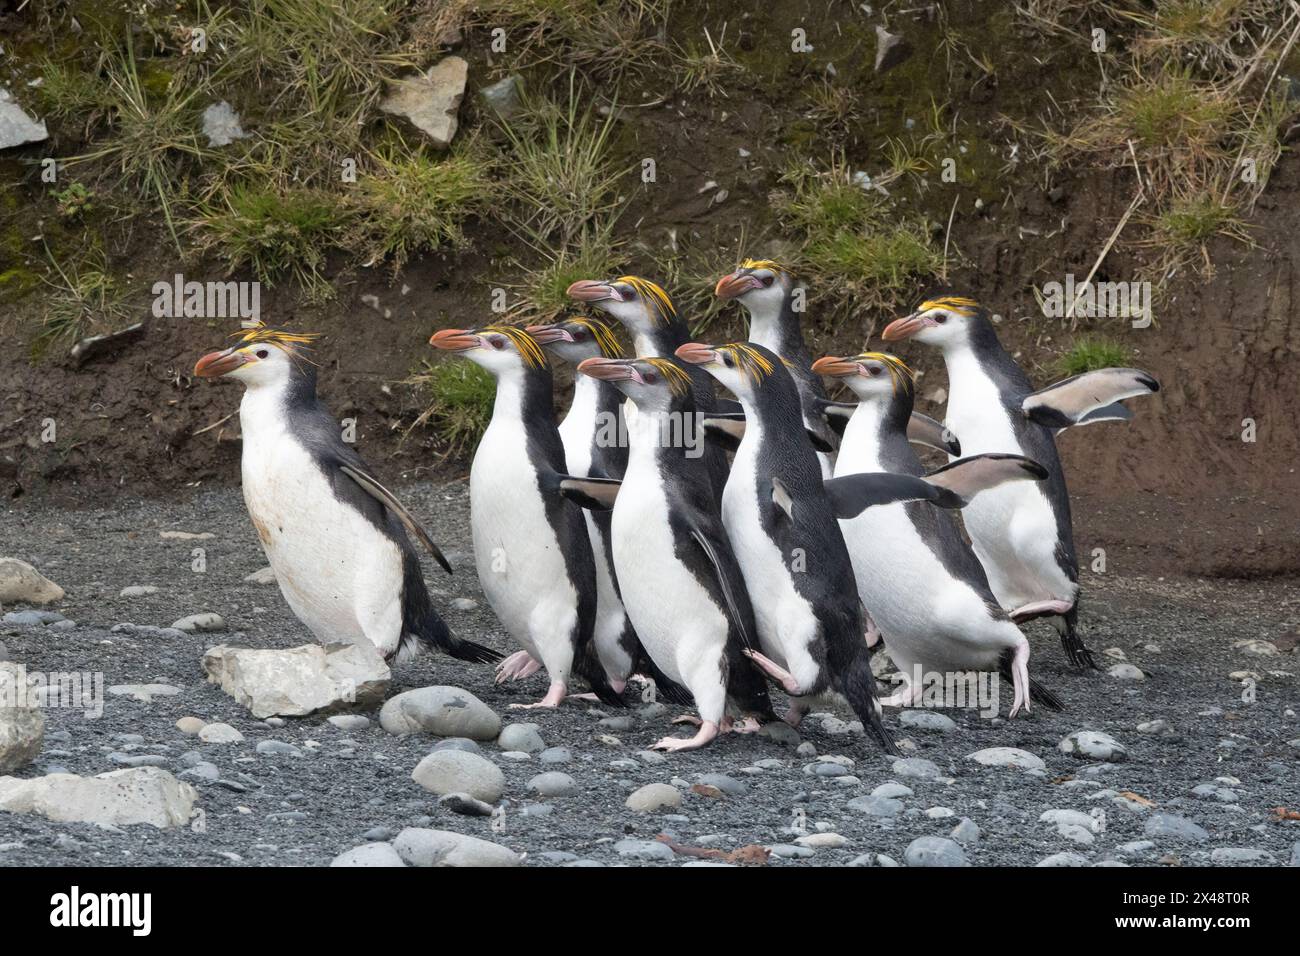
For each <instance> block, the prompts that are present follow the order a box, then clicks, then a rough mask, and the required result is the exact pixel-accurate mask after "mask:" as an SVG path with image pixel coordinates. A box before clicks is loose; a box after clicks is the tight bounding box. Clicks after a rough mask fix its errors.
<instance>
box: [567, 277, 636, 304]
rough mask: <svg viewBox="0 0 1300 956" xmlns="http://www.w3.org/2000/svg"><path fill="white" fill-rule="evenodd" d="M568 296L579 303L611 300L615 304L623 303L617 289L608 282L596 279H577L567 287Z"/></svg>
mask: <svg viewBox="0 0 1300 956" xmlns="http://www.w3.org/2000/svg"><path fill="white" fill-rule="evenodd" d="M568 296H569V298H570V299H576V300H577V301H579V302H604V301H605V300H606V299H613V300H614V301H615V302H622V301H623V296H622V295H621V294H620V293H619V291H618V290H617V289H615V288H614V287H613V286H612V285H610V284H609V283H608V282H601V281H599V280H597V279H579V280H578V281H577V282H575V283H573V285H571V286H569V288H568Z"/></svg>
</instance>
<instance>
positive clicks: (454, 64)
mask: <svg viewBox="0 0 1300 956" xmlns="http://www.w3.org/2000/svg"><path fill="white" fill-rule="evenodd" d="M468 76H469V64H468V63H466V62H465V61H464V60H463V59H461V58H460V57H458V56H449V57H445V58H443V59H442V60H439V61H438V62H437V63H435V64H434V65H433V66H431V67H429V69H428V70H426V71H425V72H424V73H422V74H416V75H415V76H408V77H403V78H402V79H399V80H393V81H390V82H389V84H388V96H386V97H385V98H384V99H383V100H381V101H380V103H379V108H380V109H381V110H383V111H384V112H385V113H391V114H393V115H396V116H403V117H405V118H406V119H408V120H410V121H411V123H412V124H414V125H415V126H416V127H417V128H418V129H419V130H420V131H421V132H423V133H424V134H425V135H426V136H428V137H429V139H430V140H431V141H432V142H433V144H434V145H435V146H437V147H438V148H439V149H445V148H446V147H448V146H450V145H451V141H452V138H453V137H454V136H455V135H456V127H457V125H458V123H459V120H458V119H457V116H456V112H457V110H459V109H460V101H461V100H462V99H464V97H465V81H466V79H467V78H468Z"/></svg>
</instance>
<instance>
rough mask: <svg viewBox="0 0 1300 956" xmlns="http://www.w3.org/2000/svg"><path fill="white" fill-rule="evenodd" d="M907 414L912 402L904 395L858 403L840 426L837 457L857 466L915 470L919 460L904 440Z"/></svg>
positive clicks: (891, 469) (905, 437)
mask: <svg viewBox="0 0 1300 956" xmlns="http://www.w3.org/2000/svg"><path fill="white" fill-rule="evenodd" d="M911 415H912V401H911V396H910V395H907V394H902V393H899V394H895V395H894V396H893V397H892V398H889V399H885V398H883V397H882V398H873V399H867V400H865V401H861V402H859V403H858V407H857V409H856V410H855V411H854V412H853V415H852V416H851V417H850V418H849V424H848V426H847V427H846V428H845V429H844V440H843V442H842V443H841V445H840V456H841V458H846V459H847V460H848V461H849V462H851V463H852V465H853V466H854V468H857V469H861V468H872V469H881V470H884V471H892V472H897V473H900V474H911V473H916V472H917V471H918V469H919V468H920V459H918V458H917V457H916V453H915V452H914V451H913V450H912V446H911V445H910V444H909V443H908V440H907V421H908V419H909V418H910V417H911Z"/></svg>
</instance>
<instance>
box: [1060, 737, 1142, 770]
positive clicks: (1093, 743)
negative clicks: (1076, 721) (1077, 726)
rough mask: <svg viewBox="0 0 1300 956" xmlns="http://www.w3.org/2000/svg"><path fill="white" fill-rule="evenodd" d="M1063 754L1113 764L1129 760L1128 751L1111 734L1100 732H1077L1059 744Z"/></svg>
mask: <svg viewBox="0 0 1300 956" xmlns="http://www.w3.org/2000/svg"><path fill="white" fill-rule="evenodd" d="M1057 749H1058V750H1060V751H1061V753H1065V754H1070V755H1071V756H1074V757H1081V758H1086V759H1089V760H1106V761H1110V762H1112V763H1115V762H1119V761H1123V760H1127V759H1128V750H1127V749H1125V747H1124V745H1123V744H1121V743H1120V742H1119V741H1118V740H1116V739H1115V738H1114V737H1112V736H1111V735H1110V734H1108V733H1105V732H1104V731H1100V730H1076V731H1075V732H1074V733H1072V734H1070V735H1069V736H1068V737H1066V738H1065V739H1064V740H1062V741H1061V742H1060V743H1059V744H1057Z"/></svg>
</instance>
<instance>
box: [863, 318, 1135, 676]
mask: <svg viewBox="0 0 1300 956" xmlns="http://www.w3.org/2000/svg"><path fill="white" fill-rule="evenodd" d="M882 337H883V338H884V340H885V341H886V342H899V341H903V340H905V339H915V340H916V341H918V342H921V343H923V344H925V345H931V346H935V347H937V348H939V349H940V350H941V351H942V353H943V361H944V365H945V366H946V367H947V370H948V404H947V414H946V419H945V425H947V427H949V428H951V429H952V430H953V431H954V432H956V434H957V435H959V436H960V437H961V443H962V451H963V453H965V454H967V455H970V454H973V453H981V452H1009V453H1013V454H1019V455H1025V456H1027V457H1029V458H1032V459H1033V460H1034V461H1036V462H1038V463H1039V464H1041V465H1042V466H1043V467H1044V468H1046V469H1047V472H1048V474H1047V479H1046V480H1045V481H1043V482H1014V483H1011V484H1007V485H1005V486H1003V487H1001V488H996V489H993V490H991V491H989V492H988V493H987V494H984V495H981V496H980V497H979V499H978V500H977V501H974V502H972V504H971V506H970V507H968V508H966V509H965V511H964V512H963V518H964V519H965V525H966V531H967V533H968V534H969V535H970V538H971V543H972V545H973V546H974V548H975V553H976V554H977V555H978V556H979V559H980V563H981V564H983V566H984V570H985V571H986V572H987V574H988V579H989V584H990V586H991V587H992V588H993V593H994V595H996V597H997V599H998V603H999V604H1001V606H1002V607H1003V608H1004V609H1005V610H1007V611H1008V612H1009V613H1010V614H1011V617H1012V619H1013V620H1015V621H1016V622H1018V623H1020V622H1024V621H1029V620H1032V619H1034V618H1036V617H1050V618H1051V621H1052V624H1053V626H1055V627H1056V629H1057V631H1058V632H1059V633H1060V635H1061V643H1062V645H1063V646H1064V648H1065V652H1066V655H1067V656H1068V657H1069V659H1070V661H1071V662H1072V663H1073V664H1075V665H1076V666H1083V665H1087V666H1092V667H1095V666H1096V663H1095V662H1094V661H1093V657H1092V653H1091V652H1090V651H1089V650H1088V648H1087V647H1086V646H1085V644H1084V642H1083V639H1082V637H1081V636H1080V635H1079V632H1078V616H1079V562H1078V558H1077V557H1076V555H1075V550H1074V533H1073V528H1072V526H1071V521H1070V497H1069V493H1068V491H1067V490H1066V486H1065V474H1064V473H1063V472H1062V470H1061V461H1060V457H1059V456H1058V454H1057V451H1056V437H1055V436H1056V432H1057V431H1059V430H1060V429H1062V428H1066V427H1068V426H1070V425H1084V424H1091V423H1093V422H1098V421H1111V420H1127V419H1129V418H1131V417H1132V414H1131V412H1130V411H1129V410H1128V409H1127V408H1126V407H1125V406H1124V405H1122V404H1119V403H1120V402H1122V401H1123V400H1124V399H1126V398H1132V397H1134V396H1138V395H1148V394H1151V393H1153V392H1157V391H1159V389H1160V385H1159V383H1158V382H1157V381H1156V380H1155V379H1154V378H1153V377H1152V376H1151V375H1149V374H1148V373H1146V372H1143V371H1141V370H1139V369H1133V368H1108V369H1101V370H1099V371H1095V372H1085V373H1083V374H1082V375H1076V376H1074V377H1072V378H1068V379H1065V380H1064V381H1062V382H1058V383H1056V384H1055V385H1049V386H1048V387H1046V388H1043V389H1039V390H1037V391H1035V390H1034V387H1033V386H1032V385H1031V384H1030V382H1029V378H1028V376H1026V375H1025V373H1024V372H1023V371H1022V370H1021V368H1020V367H1019V366H1018V365H1017V364H1016V363H1015V361H1014V360H1013V359H1012V358H1011V356H1010V355H1008V354H1007V352H1006V350H1005V349H1003V348H1002V344H1001V343H1000V342H999V341H998V336H997V332H996V331H995V330H994V328H993V323H992V321H990V318H989V313H988V311H987V310H986V309H985V308H983V307H982V306H981V305H979V303H977V302H976V301H975V300H974V299H969V298H963V297H959V296H944V297H942V298H938V299H933V300H927V301H925V302H922V303H921V305H920V307H919V308H917V310H916V311H915V312H913V313H912V314H911V315H909V316H906V317H905V318H901V319H898V320H897V321H895V322H892V323H890V324H889V325H888V326H887V327H886V328H885V330H884V332H883V333H882Z"/></svg>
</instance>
